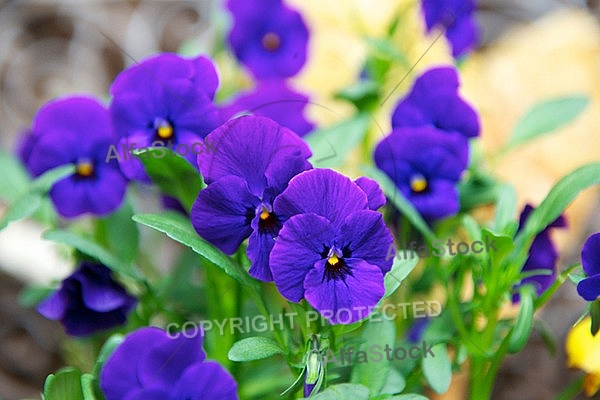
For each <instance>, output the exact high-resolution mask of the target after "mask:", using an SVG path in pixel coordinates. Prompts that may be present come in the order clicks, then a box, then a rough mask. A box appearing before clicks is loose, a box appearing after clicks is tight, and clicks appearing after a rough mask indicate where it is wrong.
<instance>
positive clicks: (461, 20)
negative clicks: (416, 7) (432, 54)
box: [422, 0, 479, 58]
mask: <svg viewBox="0 0 600 400" xmlns="http://www.w3.org/2000/svg"><path fill="white" fill-rule="evenodd" d="M422 6H423V14H424V16H425V25H426V29H427V32H431V31H432V30H433V29H440V30H444V31H445V32H444V34H445V36H446V38H447V39H448V42H449V43H450V46H451V47H452V56H454V57H455V58H458V57H461V56H464V55H465V54H467V53H468V52H469V51H471V50H473V48H474V47H475V45H476V44H477V40H478V37H479V32H478V27H477V23H476V21H475V18H474V16H473V14H474V11H475V0H422Z"/></svg>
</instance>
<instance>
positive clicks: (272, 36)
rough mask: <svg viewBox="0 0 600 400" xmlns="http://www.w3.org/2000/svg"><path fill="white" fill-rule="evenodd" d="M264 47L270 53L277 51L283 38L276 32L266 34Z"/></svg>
mask: <svg viewBox="0 0 600 400" xmlns="http://www.w3.org/2000/svg"><path fill="white" fill-rule="evenodd" d="M262 45H263V47H264V48H265V49H266V50H268V51H276V50H278V49H279V47H280V46H281V38H280V37H279V35H278V34H276V33H274V32H269V33H266V34H265V35H264V36H263V37H262Z"/></svg>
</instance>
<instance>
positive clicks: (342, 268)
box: [323, 248, 352, 281]
mask: <svg viewBox="0 0 600 400" xmlns="http://www.w3.org/2000/svg"><path fill="white" fill-rule="evenodd" d="M351 273H352V271H351V270H350V267H348V264H346V261H345V260H344V256H343V254H340V252H338V251H336V250H334V249H333V248H332V249H330V250H329V252H328V256H327V263H326V264H325V274H324V275H323V280H325V279H327V280H328V281H330V280H332V279H335V280H337V279H342V280H344V279H345V278H346V276H347V275H351Z"/></svg>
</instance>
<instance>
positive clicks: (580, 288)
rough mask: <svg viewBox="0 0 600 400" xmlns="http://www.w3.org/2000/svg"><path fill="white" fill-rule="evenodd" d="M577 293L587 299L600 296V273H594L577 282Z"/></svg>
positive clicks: (594, 298) (591, 299)
mask: <svg viewBox="0 0 600 400" xmlns="http://www.w3.org/2000/svg"><path fill="white" fill-rule="evenodd" d="M577 293H579V295H580V296H581V297H583V298H584V299H585V300H587V301H594V300H596V299H597V298H598V296H600V275H594V276H591V277H589V278H586V279H584V280H582V281H580V282H579V283H578V284H577Z"/></svg>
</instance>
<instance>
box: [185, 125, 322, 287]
mask: <svg viewBox="0 0 600 400" xmlns="http://www.w3.org/2000/svg"><path fill="white" fill-rule="evenodd" d="M207 140H210V142H212V143H214V145H215V147H216V149H217V151H216V152H213V153H210V154H201V155H199V156H198V166H199V167H200V172H201V173H202V176H203V177H204V179H205V181H206V183H207V184H208V186H207V187H206V188H205V189H203V190H202V191H200V194H199V195H198V198H197V199H196V202H195V203H194V205H193V207H192V211H191V220H192V224H193V225H194V228H195V229H196V232H198V234H199V235H200V236H202V237H203V238H205V239H206V240H208V241H209V242H211V243H212V244H214V245H215V246H217V247H218V248H219V249H221V250H222V251H223V252H225V253H227V254H233V253H234V252H235V251H236V250H237V249H238V247H239V246H240V244H241V243H242V241H243V240H245V239H246V238H249V241H248V250H247V252H248V257H249V258H250V261H251V262H252V266H251V268H250V271H249V272H250V275H252V276H253V277H255V278H257V279H261V280H264V281H270V280H272V276H271V270H270V268H269V253H270V251H271V248H272V247H273V244H274V242H275V237H276V236H277V234H278V232H279V229H280V228H281V225H282V222H283V220H282V216H281V215H279V214H277V213H276V212H274V211H273V201H274V200H275V198H276V197H277V196H278V195H279V194H280V193H281V192H282V191H283V190H284V189H285V188H286V187H287V184H288V182H289V181H290V179H291V178H292V177H293V176H295V175H296V174H298V173H300V172H302V171H304V170H306V169H309V168H311V165H310V163H309V162H308V161H307V159H308V158H309V157H310V156H311V152H310V149H309V148H308V146H307V145H306V143H304V142H303V141H302V139H300V138H299V137H298V136H297V135H296V134H295V133H294V132H292V131H291V130H289V129H287V128H284V127H282V126H281V125H279V124H277V123H276V122H274V121H272V120H270V119H268V118H266V117H258V116H242V117H240V118H236V119H234V120H231V121H228V122H227V123H225V124H224V125H222V126H221V127H220V128H218V129H216V130H215V131H214V132H212V133H211V134H210V135H208V137H207Z"/></svg>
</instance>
